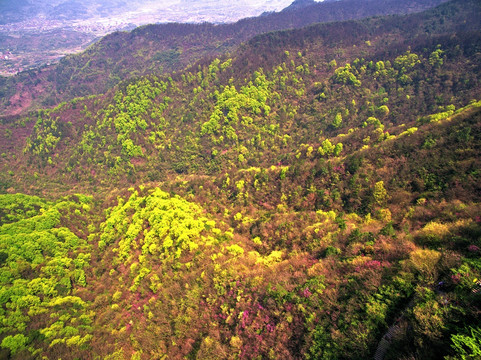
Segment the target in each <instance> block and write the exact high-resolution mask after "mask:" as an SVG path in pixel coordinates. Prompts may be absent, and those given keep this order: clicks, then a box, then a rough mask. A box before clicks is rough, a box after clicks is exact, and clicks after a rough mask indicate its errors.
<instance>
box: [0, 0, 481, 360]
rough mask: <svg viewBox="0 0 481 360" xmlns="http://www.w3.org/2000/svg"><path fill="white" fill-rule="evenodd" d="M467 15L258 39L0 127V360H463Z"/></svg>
mask: <svg viewBox="0 0 481 360" xmlns="http://www.w3.org/2000/svg"><path fill="white" fill-rule="evenodd" d="M480 19H481V9H480V5H479V3H478V2H476V1H453V2H448V3H446V4H443V5H441V6H440V7H438V8H436V9H434V10H432V11H428V12H425V13H421V14H416V15H409V16H394V17H388V18H374V19H367V20H363V21H359V22H354V21H353V22H343V23H330V24H319V25H315V26H312V27H308V28H304V29H300V30H293V31H286V32H281V33H269V34H265V35H262V36H259V37H257V38H254V39H253V40H252V41H250V42H249V43H247V44H245V45H243V46H242V47H241V48H240V49H239V51H237V52H235V53H233V54H230V55H224V56H220V57H219V58H209V59H204V60H202V61H200V62H199V63H197V64H196V65H195V66H191V67H188V68H186V69H185V70H183V71H180V72H178V73H172V74H170V75H169V76H164V77H160V76H148V77H139V78H136V79H132V80H129V81H127V82H123V83H121V84H120V85H118V86H116V87H115V88H113V89H112V90H111V91H108V92H107V93H105V94H102V95H93V96H89V97H84V98H77V99H74V100H72V101H70V102H64V103H61V104H59V105H58V106H57V107H56V108H54V109H50V110H40V111H37V112H35V113H32V114H30V115H29V117H28V118H27V117H19V118H15V119H9V120H5V121H4V122H3V123H2V124H0V134H1V136H3V141H2V142H1V144H0V150H1V152H2V155H1V157H0V166H2V172H1V173H0V191H1V192H2V193H4V195H1V196H0V204H1V206H0V281H2V286H1V290H0V303H1V307H0V320H1V321H0V344H1V349H2V350H1V351H2V353H0V354H1V356H2V357H5V358H9V357H10V358H13V359H26V358H42V357H44V358H48V359H49V358H52V359H53V358H60V357H61V358H62V359H77V358H94V359H168V358H169V359H177V358H186V359H232V358H237V359H264V358H265V359H301V358H302V359H366V358H372V357H373V356H374V355H376V358H384V359H399V358H407V359H408V358H419V359H442V358H444V359H446V360H452V359H470V358H476V357H477V356H479V352H480V348H481V335H480V334H481V329H480V327H479V323H480V317H479V314H480V310H481V309H480V299H481V298H480V296H481V280H480V279H481V262H480V256H481V217H480V214H481V203H480V201H481V183H480V182H479V175H480V173H481V154H480V150H481V101H479V100H476V99H480V98H481V90H480V89H481V87H480V86H479V84H480V81H481V78H480V77H481V57H480V56H479V54H480V53H481V33H480V31H479V29H480V28H481V26H480V25H481V24H480ZM165 56H169V57H173V58H175V54H173V53H170V54H165ZM19 192H23V193H29V194H36V195H39V196H40V197H37V196H33V195H22V194H20V193H19ZM76 193H85V194H91V195H92V197H89V196H83V195H73V194H76ZM60 196H63V197H60ZM47 199H48V200H47Z"/></svg>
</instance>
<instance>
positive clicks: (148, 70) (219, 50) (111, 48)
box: [0, 0, 442, 115]
mask: <svg viewBox="0 0 481 360" xmlns="http://www.w3.org/2000/svg"><path fill="white" fill-rule="evenodd" d="M441 2H442V0H423V1H420V0H402V1H399V0H396V1H394V0H389V1H380V0H362V1H361V0H342V1H336V2H326V3H322V2H321V3H315V4H312V5H309V6H303V7H299V8H295V9H293V10H290V11H285V12H280V13H270V14H266V15H265V16H260V17H256V18H250V19H245V20H241V21H238V22H237V23H235V24H226V25H213V24H208V23H206V24H197V25H195V24H162V25H148V26H143V27H140V28H137V29H135V30H133V31H132V32H117V33H114V34H111V35H108V36H106V37H105V38H103V39H102V40H101V41H99V42H98V43H96V44H94V45H93V46H91V47H90V48H89V49H88V50H86V51H85V52H83V53H81V54H78V55H72V56H67V57H66V58H64V59H63V60H62V61H61V62H60V63H59V64H57V65H54V66H51V67H45V68H40V69H38V70H30V71H26V72H24V73H21V74H18V75H17V76H15V77H11V78H0V91H1V94H2V96H1V97H0V115H10V114H19V113H22V112H25V110H29V109H32V108H38V107H39V106H40V107H45V106H48V107H50V106H55V105H57V104H58V103H60V102H61V101H65V100H70V99H72V98H73V97H76V96H85V95H92V94H98V93H101V92H104V91H106V90H107V89H109V88H110V87H112V86H113V85H115V84H117V83H118V82H119V81H121V80H125V79H129V78H132V77H135V76H139V75H145V74H156V75H160V74H162V73H168V72H171V71H173V70H180V69H182V68H184V67H185V66H186V65H188V64H192V63H193V62H195V61H196V60H199V59H200V58H202V57H204V56H206V55H209V56H214V55H215V56H218V55H220V54H223V53H225V52H228V51H233V50H234V49H235V48H236V47H237V46H238V45H239V44H240V43H242V42H244V41H247V40H249V39H250V38H251V37H253V36H254V35H257V34H261V33H264V32H269V31H274V30H281V29H289V28H299V27H303V26H306V25H309V24H313V23H317V22H328V21H339V20H348V19H359V18H363V17H367V16H373V15H383V14H403V13H410V12H415V11H421V10H424V9H427V8H430V7H433V6H436V5H437V4H439V3H441Z"/></svg>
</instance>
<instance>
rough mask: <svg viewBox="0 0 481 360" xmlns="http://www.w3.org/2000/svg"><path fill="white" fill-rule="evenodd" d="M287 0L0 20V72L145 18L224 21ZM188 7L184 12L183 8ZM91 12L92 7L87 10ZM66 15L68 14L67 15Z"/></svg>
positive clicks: (46, 60)
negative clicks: (91, 15) (3, 21)
mask: <svg viewBox="0 0 481 360" xmlns="http://www.w3.org/2000/svg"><path fill="white" fill-rule="evenodd" d="M288 4H289V1H285V0H274V1H269V2H266V3H265V4H262V3H259V2H257V3H256V2H252V4H250V5H249V4H248V6H246V4H242V6H240V5H239V4H238V3H237V2H231V1H226V2H219V1H217V0H212V1H204V2H200V3H198V2H196V3H175V4H174V3H173V2H171V3H170V4H169V3H162V4H159V3H145V4H143V6H144V7H141V6H139V8H138V9H135V10H132V9H128V10H124V9H116V11H112V15H111V16H110V15H109V16H101V15H100V14H97V16H93V17H87V18H83V19H78V18H76V17H74V18H72V17H69V16H67V15H64V14H60V15H59V16H58V18H53V17H52V16H51V15H50V16H47V15H45V14H37V15H36V16H34V17H28V16H25V20H24V21H21V22H15V23H7V24H3V25H0V76H12V75H15V74H17V73H18V72H22V71H26V70H30V69H34V68H38V67H39V66H43V65H49V64H51V63H55V62H58V61H59V60H60V59H61V58H62V57H64V56H66V55H69V54H72V53H77V52H80V51H82V50H84V49H85V48H86V47H87V46H89V45H90V44H92V43H93V42H95V41H96V40H98V39H99V38H100V37H102V36H105V35H106V34H109V33H111V32H114V31H119V30H120V31H126V30H132V29H133V28H135V27H137V26H140V25H143V24H149V23H167V22H181V23H199V22H212V23H227V22H234V21H237V20H238V19H240V18H245V17H249V16H256V15H260V14H261V13H262V12H265V11H276V10H280V9H282V8H283V7H284V6H286V5H288ZM186 6H188V7H189V8H188V11H187V9H186ZM89 13H91V14H95V10H92V9H89ZM70 16H72V15H70Z"/></svg>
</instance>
